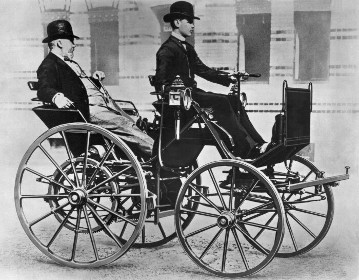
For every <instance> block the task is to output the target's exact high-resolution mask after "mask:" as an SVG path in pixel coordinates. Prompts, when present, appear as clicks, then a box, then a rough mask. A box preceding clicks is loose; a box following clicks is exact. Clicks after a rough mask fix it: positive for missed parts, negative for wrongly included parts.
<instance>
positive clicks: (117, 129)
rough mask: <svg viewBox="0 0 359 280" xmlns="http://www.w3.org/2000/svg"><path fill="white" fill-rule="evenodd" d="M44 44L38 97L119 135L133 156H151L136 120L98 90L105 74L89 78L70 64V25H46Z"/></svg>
mask: <svg viewBox="0 0 359 280" xmlns="http://www.w3.org/2000/svg"><path fill="white" fill-rule="evenodd" d="M47 34H48V37H46V38H45V39H44V40H43V43H48V46H49V49H50V53H49V54H48V55H47V57H46V58H45V59H44V60H43V61H42V63H41V65H40V66H39V68H38V70H37V77H38V85H39V86H38V92H37V95H38V98H39V99H40V100H42V101H44V102H47V103H53V104H55V105H56V106H57V107H58V108H70V107H75V108H77V109H78V110H79V111H80V112H81V113H82V114H83V115H84V117H85V118H86V119H87V120H88V121H90V122H91V123H93V124H97V125H99V126H101V127H103V128H106V129H107V130H109V131H111V132H113V133H115V134H117V135H119V137H120V138H121V139H123V140H124V141H125V142H126V143H127V144H128V145H129V146H130V147H131V149H132V150H133V151H134V152H135V154H136V155H139V156H140V157H143V158H145V159H148V158H149V157H150V156H151V154H152V147H153V139H152V138H151V137H149V136H148V135H147V134H146V133H144V132H142V131H141V130H140V129H139V128H138V127H137V126H136V124H135V121H134V120H133V119H132V118H131V117H130V116H129V115H128V114H126V113H125V112H124V111H123V110H122V109H121V108H120V107H119V106H117V104H116V103H115V102H114V101H113V99H112V98H111V97H109V96H107V95H106V92H104V91H103V90H104V89H101V83H100V82H99V81H100V80H102V79H104V78H105V74H104V73H103V72H101V71H96V72H95V73H94V74H93V75H92V77H88V76H87V75H86V73H85V72H84V71H83V70H82V68H81V67H80V65H79V64H78V63H77V62H75V61H73V60H72V59H73V56H74V50H75V48H76V44H75V41H74V40H75V39H79V37H77V36H76V35H74V34H73V31H72V27H71V24H70V23H69V22H68V21H66V20H56V21H53V22H51V23H49V24H48V26H47Z"/></svg>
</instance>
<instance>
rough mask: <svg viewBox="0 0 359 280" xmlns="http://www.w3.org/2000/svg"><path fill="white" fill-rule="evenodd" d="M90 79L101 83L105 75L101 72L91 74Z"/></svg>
mask: <svg viewBox="0 0 359 280" xmlns="http://www.w3.org/2000/svg"><path fill="white" fill-rule="evenodd" d="M92 77H93V78H94V79H96V80H99V81H102V80H103V79H105V73H104V72H102V71H95V72H94V73H93V74H92Z"/></svg>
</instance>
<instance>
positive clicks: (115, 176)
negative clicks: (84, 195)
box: [88, 165, 133, 193]
mask: <svg viewBox="0 0 359 280" xmlns="http://www.w3.org/2000/svg"><path fill="white" fill-rule="evenodd" d="M131 168H133V166H132V165H130V166H128V167H127V168H125V169H123V170H121V171H120V172H117V173H116V174H114V175H112V176H111V177H110V178H108V179H106V180H105V181H102V182H101V183H100V184H98V185H96V186H94V187H93V188H92V189H89V190H88V193H91V192H93V191H94V190H96V189H98V188H100V187H102V186H103V185H105V184H107V183H109V182H111V181H113V180H114V179H116V178H117V177H118V176H120V175H121V174H123V173H124V172H126V171H127V170H129V169H131Z"/></svg>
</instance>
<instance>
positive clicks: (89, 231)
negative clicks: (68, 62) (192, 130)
mask: <svg viewBox="0 0 359 280" xmlns="http://www.w3.org/2000/svg"><path fill="white" fill-rule="evenodd" d="M50 143H57V145H56V147H54V145H50ZM92 145H101V146H102V147H104V152H103V153H102V154H101V155H99V154H96V155H94V154H92V152H91V147H92ZM146 196H147V187H146V181H145V176H144V174H143V171H142V168H141V165H140V164H139V162H138V161H137V159H136V157H135V155H134V154H133V153H132V151H131V150H130V149H129V148H128V146H127V145H126V144H125V143H124V142H123V141H122V140H120V139H119V138H118V137H116V136H115V135H113V134H112V133H110V132H109V131H107V130H105V129H103V128H101V127H98V126H95V125H91V124H84V123H73V124H66V125H61V126H58V127H54V128H52V129H50V130H48V131H47V132H45V133H44V134H42V135H41V136H40V137H39V138H38V139H36V140H35V142H34V143H33V144H32V145H31V146H30V147H29V149H28V150H27V152H26V153H25V155H24V157H23V159H22V161H21V163H20V166H19V168H18V172H17V175H16V182H15V206H16V211H17V214H18V217H19V220H20V222H21V225H22V227H23V229H24V230H25V232H26V234H27V235H28V237H29V238H30V240H31V241H32V242H33V243H34V245H35V246H36V247H37V248H38V249H39V250H40V251H41V252H43V253H44V254H45V255H47V256H48V257H50V258H51V259H53V260H54V261H56V262H58V263H60V264H62V265H66V266H70V267H98V266H101V265H106V264H108V263H111V262H113V261H114V260H116V259H118V258H119V257H121V256H122V255H123V254H125V253H126V252H127V250H128V249H129V248H130V247H131V245H132V244H133V243H134V242H135V240H136V238H137V237H138V235H139V234H140V232H141V229H142V227H143V224H144V221H145V217H146V207H147V205H146ZM133 200H135V201H138V202H139V203H138V205H139V206H137V207H133V204H134V203H133Z"/></svg>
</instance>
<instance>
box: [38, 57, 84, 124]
mask: <svg viewBox="0 0 359 280" xmlns="http://www.w3.org/2000/svg"><path fill="white" fill-rule="evenodd" d="M37 78H38V80H39V81H38V91H37V97H38V98H39V99H40V100H41V101H43V102H47V103H52V98H53V97H54V95H55V94H56V93H58V92H62V93H63V94H64V95H65V96H66V97H67V98H68V99H70V100H71V101H72V102H74V105H75V107H76V108H77V109H79V110H80V111H81V113H82V114H83V115H84V116H85V118H86V119H87V120H88V119H89V100H88V97H87V91H86V88H85V86H84V84H83V83H82V81H81V79H80V78H79V77H78V75H77V74H76V73H75V72H74V71H73V70H72V69H71V67H70V66H69V65H67V64H66V62H65V61H63V60H62V59H61V58H59V57H58V56H56V55H55V54H53V53H51V52H50V53H49V54H48V55H47V56H46V57H45V59H44V60H43V61H42V63H41V64H40V66H39V68H38V69H37Z"/></svg>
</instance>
